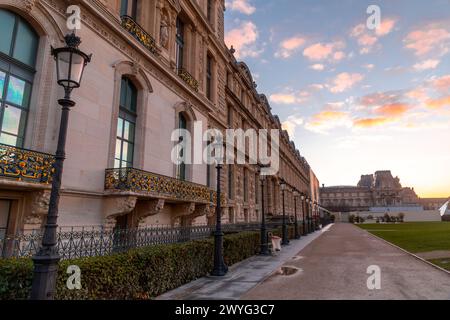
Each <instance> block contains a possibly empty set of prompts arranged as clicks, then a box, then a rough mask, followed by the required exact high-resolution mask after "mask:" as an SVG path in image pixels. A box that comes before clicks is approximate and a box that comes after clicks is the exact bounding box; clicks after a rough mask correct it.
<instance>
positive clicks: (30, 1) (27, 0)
mask: <svg viewBox="0 0 450 320" xmlns="http://www.w3.org/2000/svg"><path fill="white" fill-rule="evenodd" d="M35 4H36V0H23V6H24V9H25V11H26V12H27V13H29V12H30V11H31V10H33V7H34V5H35Z"/></svg>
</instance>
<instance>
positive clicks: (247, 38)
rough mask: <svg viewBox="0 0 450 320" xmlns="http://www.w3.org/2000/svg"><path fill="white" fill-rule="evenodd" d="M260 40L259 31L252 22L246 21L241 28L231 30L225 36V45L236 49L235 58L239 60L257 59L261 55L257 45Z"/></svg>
mask: <svg viewBox="0 0 450 320" xmlns="http://www.w3.org/2000/svg"><path fill="white" fill-rule="evenodd" d="M257 39H258V29H257V27H256V25H255V24H254V23H253V22H251V21H244V22H242V23H241V24H240V26H239V27H237V28H235V29H232V30H230V31H229V32H228V33H227V34H226V35H225V43H226V44H227V46H229V47H231V46H233V47H234V49H236V53H235V56H236V58H237V59H243V58H245V57H257V56H259V54H260V53H261V50H260V49H257V48H256V46H255V44H256V40H257Z"/></svg>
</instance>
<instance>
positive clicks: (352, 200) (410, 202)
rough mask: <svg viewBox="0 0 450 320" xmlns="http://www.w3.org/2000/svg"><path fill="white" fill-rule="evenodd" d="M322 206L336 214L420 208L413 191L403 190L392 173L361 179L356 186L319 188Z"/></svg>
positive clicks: (376, 173) (411, 189)
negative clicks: (382, 208)
mask: <svg viewBox="0 0 450 320" xmlns="http://www.w3.org/2000/svg"><path fill="white" fill-rule="evenodd" d="M320 198H321V201H322V205H323V206H324V207H325V208H327V209H329V210H331V211H337V212H350V211H368V210H369V208H370V207H390V206H417V205H419V197H418V196H417V194H416V193H415V191H414V188H407V187H402V185H401V183H400V179H399V178H398V177H395V178H394V177H393V176H392V173H391V171H377V172H375V174H369V175H362V176H361V180H360V181H359V182H358V184H357V186H334V187H325V186H323V187H322V188H320Z"/></svg>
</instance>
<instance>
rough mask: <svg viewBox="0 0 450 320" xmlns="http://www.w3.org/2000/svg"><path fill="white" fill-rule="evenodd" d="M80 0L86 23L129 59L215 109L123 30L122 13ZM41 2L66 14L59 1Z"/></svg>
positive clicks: (206, 107)
mask: <svg viewBox="0 0 450 320" xmlns="http://www.w3.org/2000/svg"><path fill="white" fill-rule="evenodd" d="M79 1H80V4H81V5H83V9H84V10H83V11H82V14H81V16H82V22H83V25H85V26H86V27H88V28H90V29H91V30H92V31H93V32H95V33H97V34H98V35H99V37H101V38H102V39H104V40H105V41H107V42H108V43H109V44H110V45H112V46H113V47H115V48H116V49H117V50H119V51H121V52H122V53H123V54H124V55H126V56H128V58H129V59H130V61H134V62H136V63H138V64H139V65H140V66H142V68H143V69H144V70H145V71H146V72H148V73H149V74H150V75H152V76H153V77H154V78H155V79H158V80H157V81H160V82H162V83H164V85H165V86H166V87H167V88H168V89H170V90H171V91H173V92H174V93H175V94H177V95H179V96H180V98H182V99H183V100H184V101H186V102H190V103H191V104H193V105H194V106H195V107H196V108H197V109H198V111H200V112H201V113H203V114H204V115H205V116H207V115H208V114H209V113H210V112H213V111H214V110H213V109H211V107H210V106H209V105H208V104H205V101H204V99H203V98H202V97H201V94H199V93H196V92H194V91H193V90H192V89H191V88H190V87H189V86H188V85H187V84H185V83H184V82H183V80H181V79H180V78H179V77H178V75H177V74H176V73H175V72H173V71H172V70H171V69H169V67H168V66H166V65H164V64H163V63H162V62H161V61H159V59H158V58H157V57H156V56H154V55H153V54H152V53H151V52H149V51H148V50H147V49H146V48H145V47H143V46H142V45H141V44H139V43H138V42H137V40H136V39H134V38H133V36H132V35H130V34H129V33H128V32H127V31H126V30H124V29H123V28H122V27H121V25H120V20H119V19H118V18H119V17H118V16H116V15H114V14H113V13H111V12H110V11H109V10H108V9H107V8H106V7H105V5H104V4H103V3H102V2H100V1H99V0H79ZM42 2H44V3H46V4H47V5H48V7H49V8H50V9H52V10H53V11H55V12H56V13H58V14H59V15H61V16H65V8H63V7H62V6H61V5H60V2H59V1H55V0H43V1H42Z"/></svg>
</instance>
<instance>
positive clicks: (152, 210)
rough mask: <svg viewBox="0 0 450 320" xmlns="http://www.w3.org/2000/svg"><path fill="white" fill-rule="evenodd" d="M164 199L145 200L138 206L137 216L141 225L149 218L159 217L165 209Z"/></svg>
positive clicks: (138, 203)
mask: <svg viewBox="0 0 450 320" xmlns="http://www.w3.org/2000/svg"><path fill="white" fill-rule="evenodd" d="M164 203H165V201H164V200H163V199H155V200H143V201H138V202H137V204H136V210H135V211H136V215H137V219H138V221H139V223H141V222H143V221H144V220H145V218H147V217H149V216H154V215H157V214H158V213H160V212H161V210H162V209H163V208H164Z"/></svg>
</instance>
